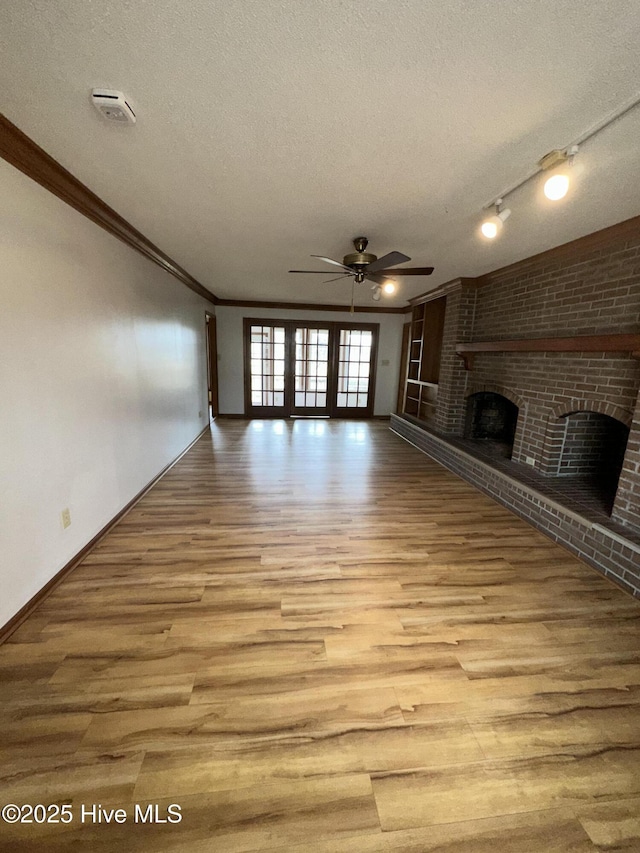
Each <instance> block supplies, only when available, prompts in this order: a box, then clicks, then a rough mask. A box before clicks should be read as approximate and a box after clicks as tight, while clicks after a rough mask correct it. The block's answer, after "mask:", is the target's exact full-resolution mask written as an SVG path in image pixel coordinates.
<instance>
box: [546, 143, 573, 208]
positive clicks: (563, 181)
mask: <svg viewBox="0 0 640 853" xmlns="http://www.w3.org/2000/svg"><path fill="white" fill-rule="evenodd" d="M577 153H578V146H577V145H571V146H570V147H569V148H567V149H566V150H565V151H558V150H555V151H550V152H549V154H545V156H544V157H543V158H542V160H540V162H539V163H538V165H539V166H540V167H541V168H542V169H543V171H547V172H549V174H548V176H547V178H546V180H545V182H544V187H543V191H544V194H545V196H546V197H547V198H548V199H549V201H559V200H560V199H561V198H564V197H565V196H566V194H567V193H568V191H569V184H570V183H571V178H572V177H574V176H577V175H578V174H579V170H578V169H577V168H576V166H575V164H574V158H575V156H576V154H577Z"/></svg>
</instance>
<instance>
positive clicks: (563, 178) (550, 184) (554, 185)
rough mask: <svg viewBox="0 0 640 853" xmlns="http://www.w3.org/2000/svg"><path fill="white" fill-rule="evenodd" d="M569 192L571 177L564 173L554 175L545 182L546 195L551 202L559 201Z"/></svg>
mask: <svg viewBox="0 0 640 853" xmlns="http://www.w3.org/2000/svg"><path fill="white" fill-rule="evenodd" d="M568 191H569V176H568V175H565V174H564V173H563V172H561V173H560V174H557V175H552V176H551V177H550V178H547V180H546V181H545V182H544V194H545V195H546V197H547V198H548V199H549V200H550V201H559V200H560V199H561V198H564V197H565V196H566V194H567V192H568Z"/></svg>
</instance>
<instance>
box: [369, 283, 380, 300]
mask: <svg viewBox="0 0 640 853" xmlns="http://www.w3.org/2000/svg"><path fill="white" fill-rule="evenodd" d="M371 290H372V293H371V296H372V297H373V299H374V300H375V301H376V302H380V297H381V295H382V288H381V287H380V285H379V284H374V285H373V287H372V288H371Z"/></svg>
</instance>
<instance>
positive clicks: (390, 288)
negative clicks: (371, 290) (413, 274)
mask: <svg viewBox="0 0 640 853" xmlns="http://www.w3.org/2000/svg"><path fill="white" fill-rule="evenodd" d="M382 289H383V290H384V292H385V293H395V292H396V285H395V282H393V281H385V283H384V285H383V287H382Z"/></svg>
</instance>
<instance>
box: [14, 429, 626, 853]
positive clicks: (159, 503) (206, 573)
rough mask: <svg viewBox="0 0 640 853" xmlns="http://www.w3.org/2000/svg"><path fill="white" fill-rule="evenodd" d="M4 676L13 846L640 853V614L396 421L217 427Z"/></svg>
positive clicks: (81, 578) (45, 613)
mask: <svg viewBox="0 0 640 853" xmlns="http://www.w3.org/2000/svg"><path fill="white" fill-rule="evenodd" d="M0 679H1V684H2V700H1V718H2V719H1V720H0V723H1V725H0V742H1V747H2V768H1V771H0V773H1V779H0V783H1V800H2V804H4V803H15V804H18V805H21V804H23V803H31V804H35V803H44V804H50V803H57V804H62V803H69V804H71V805H72V809H73V821H72V823H70V824H68V825H62V824H58V825H40V824H35V823H34V824H30V825H17V824H16V825H9V824H6V823H2V824H0V849H2V850H3V851H4V850H11V851H15V850H31V849H33V850H38V851H43V850H46V851H47V853H49V851H58V850H65V851H66V850H71V849H73V850H91V851H111V850H114V851H115V850H118V851H124V850H126V851H138V850H143V851H153V853H162V851H189V853H199V851H207V853H209V851H216V853H235V851H274V852H275V851H290V853H303V851H318V853H334V851H340V853H382V851H384V852H385V853H428V851H438V853H444V851H446V853H495V851H496V850H498V851H500V853H515V851H518V853H553V851H557V853H560V851H562V853H578V852H579V853H582V851H584V853H587V851H595V850H600V851H605V850H606V851H611V850H616V851H618V850H629V851H640V602H638V601H635V600H633V599H632V598H631V597H630V596H628V595H627V594H626V593H623V592H622V591H620V590H619V589H617V588H616V587H614V586H613V585H612V584H610V583H609V582H608V581H606V580H605V579H604V578H602V577H601V576H600V575H598V574H597V573H596V572H595V571H594V570H593V569H591V568H589V567H588V566H586V565H584V564H582V563H580V562H579V561H578V560H577V559H575V558H574V557H573V556H571V555H570V554H568V553H567V552H566V551H564V550H562V549H561V548H559V547H557V546H555V545H554V544H553V543H551V542H550V541H549V540H547V539H546V538H545V537H543V536H542V535H540V534H538V533H537V532H536V531H535V530H533V529H532V528H530V527H528V526H527V525H526V524H525V523H524V522H522V521H520V520H519V519H517V518H516V517H515V516H513V515H511V514H510V513H509V512H508V511H507V510H505V509H503V508H502V507H500V506H499V505H497V504H496V503H494V502H493V501H492V500H490V499H489V498H487V497H485V496H484V495H482V494H480V493H479V492H477V491H475V490H474V489H473V488H472V487H471V486H469V485H467V484H466V483H464V482H463V481H461V480H459V479H457V478H456V477H455V476H453V475H452V474H450V473H449V472H447V471H445V470H444V469H443V468H441V467H439V466H438V465H436V464H435V463H434V462H432V461H431V460H429V459H428V458H427V457H426V456H424V455H422V454H421V453H419V452H418V451H416V450H415V449H414V448H412V447H411V446H409V445H408V444H406V443H405V442H404V441H402V440H401V439H400V438H398V437H397V436H395V435H393V434H392V433H391V432H390V431H389V430H388V427H387V425H386V424H385V423H380V422H344V421H342V422H339V421H317V420H316V421H314V420H308V421H307V420H299V421H254V422H242V421H227V422H223V423H220V424H216V425H214V426H213V429H212V435H211V436H206V437H205V438H203V439H202V440H200V441H199V442H198V443H197V444H196V445H195V446H194V448H193V449H192V450H191V451H190V452H189V453H188V454H187V455H186V456H185V457H184V458H183V459H182V460H181V461H180V462H179V463H178V465H176V466H175V467H174V468H173V469H172V470H171V471H170V472H169V473H168V474H167V475H166V476H165V477H164V479H163V480H161V481H160V483H159V484H158V485H157V486H156V487H155V488H154V489H153V490H152V491H151V492H150V493H149V494H148V495H147V496H146V497H145V498H144V499H143V500H142V501H141V502H140V503H139V504H138V505H137V506H136V508H135V509H134V510H133V511H132V512H131V513H130V514H129V515H128V516H127V517H126V518H125V519H124V520H123V521H122V522H121V523H120V525H119V526H118V527H117V528H115V530H114V531H113V532H112V533H111V534H109V535H108V536H107V537H106V538H105V539H104V540H103V541H102V542H101V544H100V545H99V546H98V547H97V548H96V549H95V550H94V551H93V552H92V553H91V554H90V555H89V557H88V558H87V559H86V560H85V561H84V563H83V564H82V565H81V566H80V567H79V568H78V569H77V570H76V571H75V572H74V573H73V574H72V575H71V576H70V577H69V578H68V579H67V580H66V581H65V582H64V583H63V584H62V585H61V586H60V587H59V588H58V589H57V590H56V591H55V592H54V593H53V594H52V595H51V597H50V598H48V599H47V600H46V601H45V602H44V604H43V605H42V606H41V607H40V609H39V610H38V611H36V612H35V613H34V614H33V615H32V616H31V617H30V618H29V619H28V620H27V621H26V622H25V623H24V624H23V626H22V627H21V628H20V629H19V630H18V631H17V632H16V633H15V634H14V635H13V637H12V638H11V640H10V642H8V643H7V644H5V645H4V646H2V647H0ZM94 803H95V804H101V805H102V807H103V808H104V809H105V810H108V809H111V808H114V807H116V806H117V807H122V808H124V809H125V810H126V814H127V822H126V823H124V824H114V823H109V824H105V823H99V824H93V823H91V822H90V820H88V821H87V822H85V823H84V824H82V823H81V820H80V814H81V812H80V810H81V806H82V804H85V806H86V805H89V804H94ZM135 803H138V804H142V805H143V806H144V807H145V808H146V805H147V804H148V803H151V804H158V806H159V812H158V814H159V816H165V815H166V807H167V805H168V804H172V803H175V804H179V805H180V806H181V809H182V821H181V823H179V824H154V825H151V824H140V823H134V804H135Z"/></svg>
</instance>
